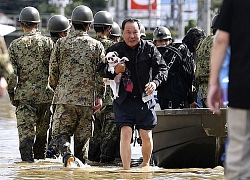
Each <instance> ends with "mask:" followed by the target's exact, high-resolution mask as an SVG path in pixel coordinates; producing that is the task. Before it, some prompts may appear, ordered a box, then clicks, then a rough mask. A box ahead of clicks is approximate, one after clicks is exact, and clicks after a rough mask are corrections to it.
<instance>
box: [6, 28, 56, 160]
mask: <svg viewBox="0 0 250 180" xmlns="http://www.w3.org/2000/svg"><path fill="white" fill-rule="evenodd" d="M52 49H53V42H52V41H51V39H50V38H48V37H45V36H43V35H41V33H40V32H39V31H38V30H36V29H33V30H32V31H30V32H28V33H24V35H23V36H21V37H20V38H18V39H16V40H14V41H13V42H12V43H11V44H10V47H9V56H10V61H11V63H12V66H13V69H14V72H13V73H12V74H11V75H9V76H8V78H7V82H8V93H9V97H10V100H11V103H12V104H13V105H14V106H16V118H17V128H18V133H19V150H20V154H21V158H22V160H23V161H31V162H32V161H34V159H33V152H34V158H35V159H44V158H45V147H46V144H47V130H48V128H49V123H50V109H49V108H50V104H51V101H52V97H53V92H52V91H51V90H50V89H49V88H48V86H47V84H48V75H49V60H50V54H51V51H52ZM34 141H35V142H34ZM32 149H33V150H32Z"/></svg>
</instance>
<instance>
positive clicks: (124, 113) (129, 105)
mask: <svg viewBox="0 0 250 180" xmlns="http://www.w3.org/2000/svg"><path fill="white" fill-rule="evenodd" d="M155 104H156V102H155V100H154V99H152V100H150V101H148V102H147V103H144V102H143V101H142V99H141V98H131V97H127V98H126V99H125V100H124V101H123V102H122V103H121V104H118V103H117V102H116V101H114V102H113V106H114V111H115V123H116V126H117V127H118V128H119V129H120V128H122V127H123V126H130V127H131V128H132V129H133V128H134V126H136V128H137V129H143V130H151V129H153V128H154V127H155V125H156V124H157V117H156V113H155V110H154V107H155Z"/></svg>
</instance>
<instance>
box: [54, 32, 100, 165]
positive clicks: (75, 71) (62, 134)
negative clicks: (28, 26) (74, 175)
mask: <svg viewBox="0 0 250 180" xmlns="http://www.w3.org/2000/svg"><path fill="white" fill-rule="evenodd" d="M104 55H105V54H104V48H103V45H102V44H101V43H100V42H99V41H97V40H95V39H93V38H91V37H90V36H89V35H88V34H87V33H86V32H84V31H80V30H77V31H74V32H72V33H71V34H69V35H68V36H67V37H63V38H60V39H59V40H58V41H57V43H56V46H55V48H54V50H53V53H52V55H51V62H50V76H49V84H50V86H51V87H52V88H53V89H54V90H55V92H54V98H53V102H52V103H53V104H56V109H55V113H54V115H53V127H52V138H53V141H54V142H55V143H56V144H57V147H58V149H59V151H60V152H61V154H62V156H64V155H66V154H71V152H70V149H69V148H68V147H66V146H64V145H65V143H67V142H70V136H72V135H74V145H75V146H74V154H75V156H76V157H77V158H78V159H80V160H81V161H83V162H85V159H87V157H88V142H89V138H90V135H91V121H92V118H91V115H92V114H93V109H92V106H93V104H94V99H96V98H97V97H102V93H103V86H102V84H99V83H100V82H102V81H101V80H102V78H101V77H100V76H99V75H98V73H97V72H96V69H97V66H98V63H99V61H102V59H103V58H104Z"/></svg>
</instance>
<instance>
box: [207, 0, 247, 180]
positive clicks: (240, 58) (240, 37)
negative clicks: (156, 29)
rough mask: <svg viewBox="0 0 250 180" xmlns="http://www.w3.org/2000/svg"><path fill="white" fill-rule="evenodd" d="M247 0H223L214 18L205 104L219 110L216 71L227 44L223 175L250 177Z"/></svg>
mask: <svg viewBox="0 0 250 180" xmlns="http://www.w3.org/2000/svg"><path fill="white" fill-rule="evenodd" d="M249 11H250V1H245V0H237V1H234V0H224V1H223V4H222V7H221V11H220V14H219V16H218V18H217V20H216V22H215V28H217V29H218V30H217V33H216V36H215V41H214V44H213V47H212V50H211V59H210V61H211V63H210V76H209V90H208V96H207V103H208V107H209V108H210V109H211V111H213V112H214V113H216V114H219V113H220V106H222V103H223V98H222V97H223V93H222V86H221V85H220V82H219V73H220V69H221V66H222V64H223V59H224V57H225V54H226V52H227V48H228V46H229V45H230V47H231V58H230V63H229V84H228V109H227V125H228V140H229V144H228V147H227V149H226V166H225V178H226V179H227V180H235V179H250V171H249V167H250V156H249V155H250V141H249V139H250V131H249V129H250V116H249V114H250V95H249V91H250V84H249V83H248V82H249V81H250V76H249V69H250V59H249V58H250V51H249V38H250V35H249V30H250V25H249V24H248V22H249V21H250V16H249ZM243 24H244V26H243Z"/></svg>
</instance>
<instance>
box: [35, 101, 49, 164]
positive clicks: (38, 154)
mask: <svg viewBox="0 0 250 180" xmlns="http://www.w3.org/2000/svg"><path fill="white" fill-rule="evenodd" d="M36 107H37V117H38V119H37V121H36V138H35V144H34V147H33V151H34V159H45V150H46V147H47V132H48V129H49V124H50V117H51V112H50V104H38V105H36Z"/></svg>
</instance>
